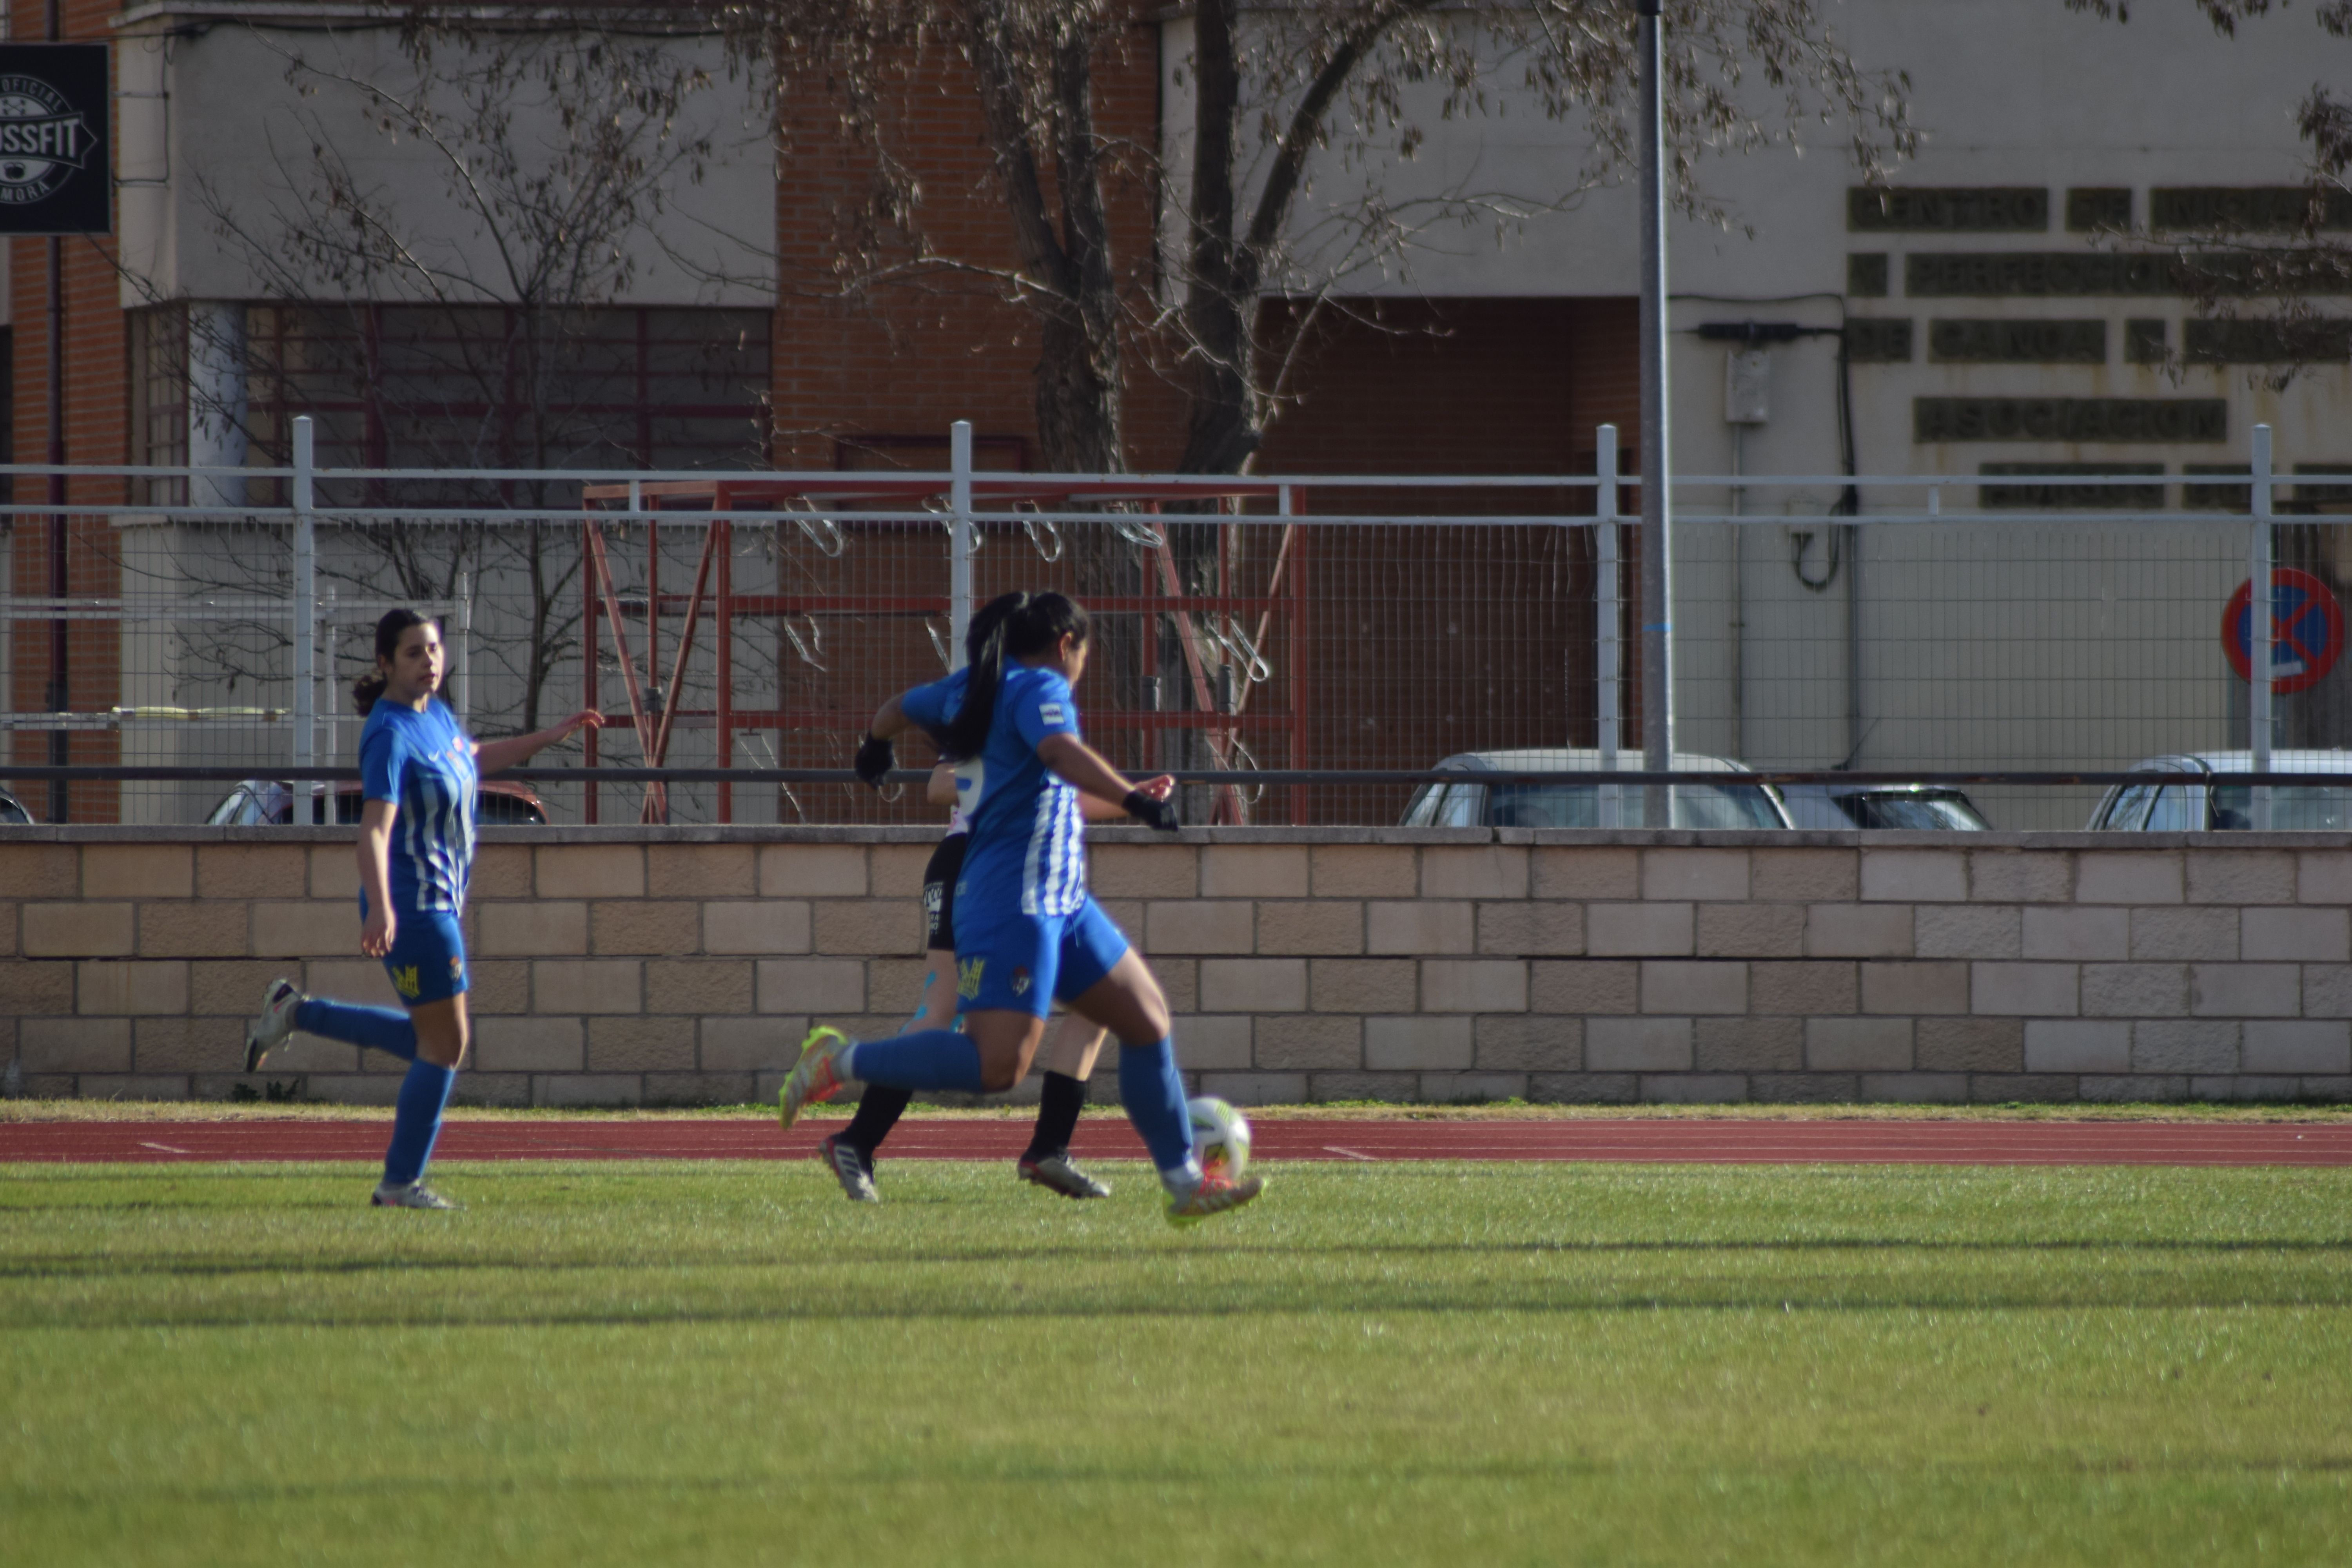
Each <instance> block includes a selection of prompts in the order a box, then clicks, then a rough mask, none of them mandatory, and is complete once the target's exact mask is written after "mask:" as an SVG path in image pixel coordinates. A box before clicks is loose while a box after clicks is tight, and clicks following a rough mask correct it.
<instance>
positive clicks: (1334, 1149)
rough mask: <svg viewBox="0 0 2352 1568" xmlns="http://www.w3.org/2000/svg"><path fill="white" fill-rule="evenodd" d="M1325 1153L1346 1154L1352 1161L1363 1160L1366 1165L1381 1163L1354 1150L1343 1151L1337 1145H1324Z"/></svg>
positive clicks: (1368, 1155)
mask: <svg viewBox="0 0 2352 1568" xmlns="http://www.w3.org/2000/svg"><path fill="white" fill-rule="evenodd" d="M1323 1152H1325V1153H1327V1154H1345V1155H1346V1156H1348V1158H1349V1159H1350V1160H1361V1161H1363V1162H1364V1163H1366V1164H1378V1163H1379V1162H1378V1161H1376V1160H1374V1159H1373V1158H1372V1157H1371V1156H1370V1154H1359V1153H1357V1152H1355V1151H1354V1150H1353V1149H1342V1148H1340V1147H1339V1145H1338V1144H1337V1143H1326V1144H1324V1145H1323Z"/></svg>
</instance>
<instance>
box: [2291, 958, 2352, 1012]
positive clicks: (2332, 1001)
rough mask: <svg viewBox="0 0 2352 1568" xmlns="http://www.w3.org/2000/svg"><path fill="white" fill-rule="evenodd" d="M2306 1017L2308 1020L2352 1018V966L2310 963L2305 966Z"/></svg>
mask: <svg viewBox="0 0 2352 1568" xmlns="http://www.w3.org/2000/svg"><path fill="white" fill-rule="evenodd" d="M2303 1016H2305V1017H2306V1018H2352V965H2347V964H2341V963H2306V964H2305V965H2304V966H2303Z"/></svg>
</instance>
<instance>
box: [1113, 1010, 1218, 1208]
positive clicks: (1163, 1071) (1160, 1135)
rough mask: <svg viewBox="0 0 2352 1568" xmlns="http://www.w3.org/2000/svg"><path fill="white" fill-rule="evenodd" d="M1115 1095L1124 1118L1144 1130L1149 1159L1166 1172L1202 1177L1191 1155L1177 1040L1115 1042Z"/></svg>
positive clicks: (1190, 1119) (1189, 1120)
mask: <svg viewBox="0 0 2352 1568" xmlns="http://www.w3.org/2000/svg"><path fill="white" fill-rule="evenodd" d="M1118 1097H1119V1099H1120V1100H1123V1101H1125V1102H1126V1105H1127V1119H1128V1120H1129V1121H1132V1122H1134V1123H1135V1130H1136V1131H1138V1132H1139V1133H1141V1134H1142V1135H1143V1146H1144V1147H1145V1148H1147V1149H1149V1150H1150V1151H1151V1163H1153V1164H1154V1165H1157V1166H1158V1167H1160V1174H1161V1175H1162V1176H1163V1177H1165V1176H1174V1175H1182V1174H1185V1173H1188V1172H1189V1173H1190V1174H1191V1175H1192V1178H1193V1179H1194V1180H1198V1179H1199V1177H1200V1167H1199V1166H1198V1165H1196V1164H1195V1163H1193V1160H1192V1118H1191V1116H1189V1115H1188V1114H1187V1113H1186V1112H1185V1110H1184V1079H1183V1078H1182V1077H1181V1075H1179V1074H1178V1072H1177V1071H1176V1045H1175V1042H1174V1041H1172V1040H1161V1041H1160V1042H1159V1043H1158V1044H1157V1045H1150V1046H1130V1045H1125V1044H1122V1045H1120V1047H1118Z"/></svg>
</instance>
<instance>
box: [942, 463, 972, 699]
mask: <svg viewBox="0 0 2352 1568" xmlns="http://www.w3.org/2000/svg"><path fill="white" fill-rule="evenodd" d="M948 465H949V468H950V470H951V473H950V478H949V480H948V511H949V517H948V637H949V638H950V640H951V641H952V642H953V644H954V646H953V647H950V648H949V649H948V668H950V669H961V668H963V667H964V663H965V659H964V651H963V642H964V636H965V634H966V633H968V632H970V631H971V542H972V541H971V535H972V526H971V420H969V419H959V420H957V421H956V422H955V423H954V424H953V425H950V426H948Z"/></svg>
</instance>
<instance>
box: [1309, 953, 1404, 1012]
mask: <svg viewBox="0 0 2352 1568" xmlns="http://www.w3.org/2000/svg"><path fill="white" fill-rule="evenodd" d="M1307 1003H1308V1005H1310V1006H1312V1007H1313V1008H1314V1009H1315V1011H1317V1012H1318V1013H1411V1012H1412V1011H1414V1010H1415V1009H1417V1008H1418V1007H1419V1006H1420V1005H1421V966H1420V965H1419V964H1417V963H1413V962H1412V960H1411V959H1408V958H1318V959H1317V960H1315V961H1314V962H1313V963H1309V964H1308V965H1307Z"/></svg>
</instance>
